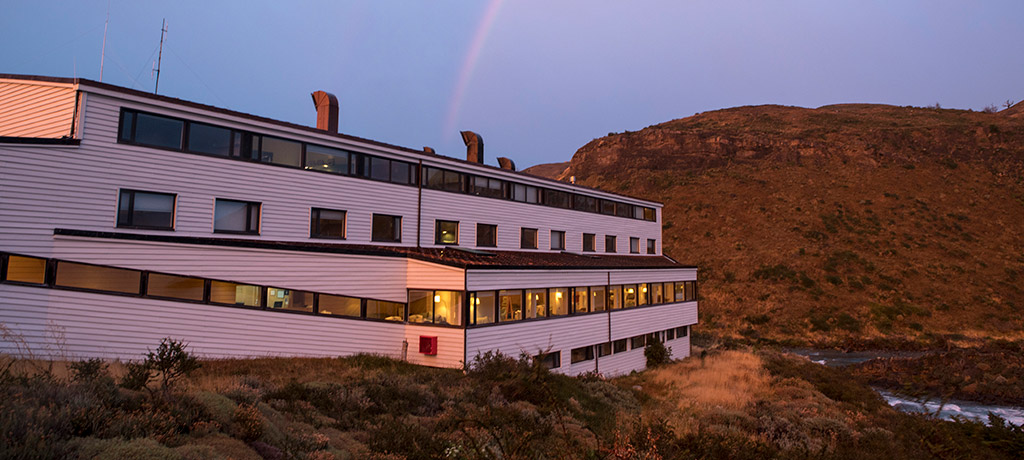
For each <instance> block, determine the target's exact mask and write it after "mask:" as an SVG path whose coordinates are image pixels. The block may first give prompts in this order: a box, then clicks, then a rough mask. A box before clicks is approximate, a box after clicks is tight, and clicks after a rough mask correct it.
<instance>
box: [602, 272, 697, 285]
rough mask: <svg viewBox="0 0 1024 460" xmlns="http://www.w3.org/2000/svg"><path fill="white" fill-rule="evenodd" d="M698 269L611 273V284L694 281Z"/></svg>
mask: <svg viewBox="0 0 1024 460" xmlns="http://www.w3.org/2000/svg"><path fill="white" fill-rule="evenodd" d="M696 279H697V269H696V268H663V269H649V270H615V271H611V284H634V283H659V282H665V281H694V280H696Z"/></svg>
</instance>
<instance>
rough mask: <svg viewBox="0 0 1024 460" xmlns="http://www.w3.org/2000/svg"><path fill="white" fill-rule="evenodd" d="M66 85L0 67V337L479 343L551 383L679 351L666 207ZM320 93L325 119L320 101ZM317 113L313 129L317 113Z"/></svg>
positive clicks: (344, 351)
mask: <svg viewBox="0 0 1024 460" xmlns="http://www.w3.org/2000/svg"><path fill="white" fill-rule="evenodd" d="M314 102H315V103H316V104H317V106H318V118H319V119H318V127H317V128H313V127H306V126H299V125H295V124H291V123H285V122H280V121H275V120H271V119H266V118H262V117H257V116H252V115H248V114H243V113H239V112H234V111H230V110H225V109H221V108H216V107H211V106H206V105H202V104H197V103H192V102H188V101H183V100H178V99H174V98H169V97H164V96H157V95H153V94H148V93H142V92H139V91H134V90H129V89H126V88H121V87H116V86H112V85H108V84H103V83H97V82H92V81H88V80H83V79H66V78H50V77H35V76H21V75H0V263H2V265H0V323H3V324H4V325H5V327H6V328H7V330H8V331H9V333H8V337H6V338H5V339H4V340H3V341H2V342H0V351H2V352H7V353H15V352H17V351H18V349H19V346H22V347H24V346H28V347H31V348H33V349H34V350H35V352H36V353H39V354H42V353H45V354H49V355H60V356H62V357H68V358H72V359H75V358H86V357H103V358H118V359H138V358H139V356H140V355H141V354H142V353H144V352H145V351H146V350H147V348H151V347H153V346H155V344H157V343H158V342H159V341H160V339H161V338H163V337H173V338H176V339H179V340H184V341H186V342H188V343H189V345H190V348H191V349H192V350H193V351H195V352H196V353H197V354H199V355H201V356H204V357H211V358H217V357H257V356H339V355H349V354H355V353H377V354H383V355H388V356H392V357H396V358H401V359H406V360H408V361H410V362H413V363H417V364H423V365H429V366H441V367H462V366H464V365H466V364H467V363H471V362H472V360H473V359H474V357H475V356H477V355H478V354H481V353H486V352H489V351H496V352H501V353H504V354H507V355H512V356H519V355H522V354H527V355H530V356H537V357H540V358H541V359H544V360H545V362H547V363H548V365H549V366H551V367H552V368H553V369H554V370H556V371H558V372H564V373H568V374H578V373H583V372H592V371H597V372H601V373H604V374H621V373H625V372H629V371H632V370H636V369H642V368H643V367H644V357H643V347H644V344H645V343H646V342H647V341H648V340H651V339H653V338H658V339H659V340H662V341H664V342H665V343H666V345H667V346H669V347H671V348H672V350H673V356H675V357H681V356H686V355H688V354H689V349H690V345H689V327H690V326H691V325H693V324H695V323H696V322H697V302H696V298H697V294H696V267H693V266H686V265H682V264H680V263H678V262H676V261H675V260H673V259H671V258H669V257H667V256H665V255H663V254H662V253H661V243H662V240H661V239H662V237H661V207H662V206H661V204H659V203H656V202H651V201H646V200H641V199H636V198H631V197H627V196H622V195H616V194H612V193H607V192H603V191H600V190H595V189H590V188H585V187H581V186H576V185H573V184H567V183H562V182H558V181H552V180H548V179H543V178H539V177H535V176H531V175H528V174H523V173H520V172H516V171H514V170H512V169H509V168H499V167H494V166H488V165H485V164H483V143H482V140H481V139H480V138H479V136H476V135H475V134H473V133H464V138H465V139H466V140H467V146H468V152H467V153H468V157H467V158H468V159H467V160H462V159H456V158H449V157H445V156H440V155H436V154H434V153H433V151H432V150H430V149H426V148H425V149H424V150H414V149H408V148H403V147H397V146H393V145H388V144H384V143H380V142H375V141H371V140H366V139H360V138H357V137H353V136H347V135H343V134H338V133H337V130H336V123H337V115H336V107H337V105H336V102H334V100H333V96H330V95H327V94H326V93H322V92H318V93H314ZM332 107H333V109H334V111H332ZM332 123H333V124H334V125H333V126H331V124H332Z"/></svg>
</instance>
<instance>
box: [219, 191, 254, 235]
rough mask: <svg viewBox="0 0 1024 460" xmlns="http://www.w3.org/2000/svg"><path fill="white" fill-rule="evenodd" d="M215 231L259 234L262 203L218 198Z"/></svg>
mask: <svg viewBox="0 0 1024 460" xmlns="http://www.w3.org/2000/svg"><path fill="white" fill-rule="evenodd" d="M213 231H214V232H216V233H246V234H259V232H260V204H259V203H255V202H251V201H235V200H222V199H219V198H218V199H217V201H216V203H215V206H214V212H213Z"/></svg>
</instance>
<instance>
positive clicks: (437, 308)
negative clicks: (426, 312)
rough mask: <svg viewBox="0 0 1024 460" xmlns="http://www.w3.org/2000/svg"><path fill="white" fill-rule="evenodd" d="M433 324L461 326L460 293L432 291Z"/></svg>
mask: <svg viewBox="0 0 1024 460" xmlns="http://www.w3.org/2000/svg"><path fill="white" fill-rule="evenodd" d="M433 300H434V323H435V324H451V325H455V326H461V325H462V291H434V299H433Z"/></svg>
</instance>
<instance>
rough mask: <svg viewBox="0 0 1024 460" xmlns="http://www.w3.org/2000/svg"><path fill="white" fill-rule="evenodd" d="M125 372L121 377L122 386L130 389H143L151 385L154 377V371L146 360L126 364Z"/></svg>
mask: <svg viewBox="0 0 1024 460" xmlns="http://www.w3.org/2000/svg"><path fill="white" fill-rule="evenodd" d="M125 370H126V372H125V374H124V377H122V378H121V386H122V387H125V388H127V389H129V390H141V389H143V388H146V385H149V381H150V380H152V379H153V373H152V371H150V369H149V366H148V365H147V364H146V363H145V362H141V363H135V362H128V363H127V364H125Z"/></svg>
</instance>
